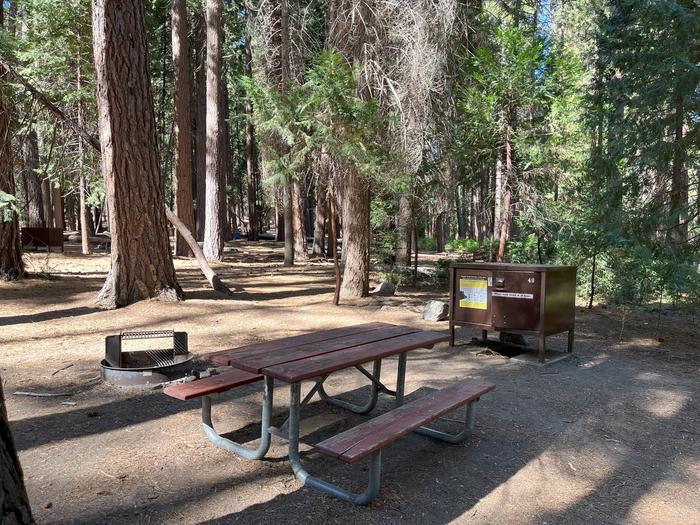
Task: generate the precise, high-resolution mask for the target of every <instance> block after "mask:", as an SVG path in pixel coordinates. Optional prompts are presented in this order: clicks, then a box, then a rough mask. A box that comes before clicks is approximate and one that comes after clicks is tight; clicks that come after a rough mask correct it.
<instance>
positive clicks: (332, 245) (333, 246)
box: [327, 180, 341, 306]
mask: <svg viewBox="0 0 700 525" xmlns="http://www.w3.org/2000/svg"><path fill="white" fill-rule="evenodd" d="M327 200H328V208H329V212H330V223H331V228H330V229H331V232H330V239H328V247H329V249H330V250H331V256H332V258H333V268H334V270H335V293H334V294H333V304H334V305H336V306H338V303H339V302H340V287H341V276H340V262H338V246H337V242H338V232H337V231H336V221H337V214H336V211H335V195H334V192H333V184H332V182H331V181H330V180H329V181H328V196H327Z"/></svg>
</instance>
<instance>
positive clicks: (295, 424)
mask: <svg viewBox="0 0 700 525" xmlns="http://www.w3.org/2000/svg"><path fill="white" fill-rule="evenodd" d="M300 404H301V384H300V383H292V384H291V385H290V405H289V462H290V463H291V464H292V470H293V471H294V475H295V476H296V478H297V479H298V480H299V481H301V483H302V484H305V485H311V486H312V487H316V488H318V489H321V490H323V491H325V492H328V493H329V494H332V495H333V496H336V497H338V498H340V499H343V500H345V501H349V502H351V503H355V504H356V505H367V504H368V503H369V502H371V501H372V500H373V499H374V498H376V497H377V494H378V493H379V485H380V482H381V470H382V459H381V458H382V456H381V451H378V452H375V453H374V454H372V455H371V456H370V467H369V483H368V484H367V488H366V489H365V491H364V492H362V493H361V494H354V493H352V492H349V491H347V490H345V489H343V488H340V487H338V486H337V485H334V484H332V483H328V482H327V481H323V480H322V479H319V478H316V477H314V476H312V475H311V474H309V473H308V472H307V471H306V469H304V467H303V466H302V464H301V458H300V457H299V408H300Z"/></svg>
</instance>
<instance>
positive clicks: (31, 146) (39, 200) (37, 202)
mask: <svg viewBox="0 0 700 525" xmlns="http://www.w3.org/2000/svg"><path fill="white" fill-rule="evenodd" d="M22 150H23V153H24V180H25V183H26V185H27V214H28V217H29V220H28V226H29V227H30V228H43V227H44V226H45V224H46V222H45V220H44V219H45V215H44V198H43V192H42V187H41V182H40V181H39V176H38V175H37V172H36V171H37V168H38V166H39V142H38V139H37V136H36V131H35V130H34V129H33V128H32V129H30V130H29V132H28V133H27V135H26V136H25V138H24V143H23V145H22Z"/></svg>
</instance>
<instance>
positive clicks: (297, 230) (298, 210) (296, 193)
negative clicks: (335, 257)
mask: <svg viewBox="0 0 700 525" xmlns="http://www.w3.org/2000/svg"><path fill="white" fill-rule="evenodd" d="M291 186H292V228H293V230H294V260H295V261H297V262H298V261H302V262H304V261H308V260H309V253H308V249H307V247H306V223H305V221H304V196H303V194H302V189H301V182H300V181H298V180H294V181H292V184H291Z"/></svg>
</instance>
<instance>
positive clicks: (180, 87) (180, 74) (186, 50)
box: [171, 0, 195, 256]
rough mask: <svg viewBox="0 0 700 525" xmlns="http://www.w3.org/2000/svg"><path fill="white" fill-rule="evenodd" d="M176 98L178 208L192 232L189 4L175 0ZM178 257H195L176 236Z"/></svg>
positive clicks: (193, 226) (179, 236)
mask: <svg viewBox="0 0 700 525" xmlns="http://www.w3.org/2000/svg"><path fill="white" fill-rule="evenodd" d="M171 18H172V50H173V74H174V79H173V95H174V99H175V107H174V110H175V122H174V124H175V180H176V187H177V190H176V197H175V209H176V211H177V216H178V218H179V219H180V220H181V221H182V223H183V224H184V225H185V227H186V228H187V229H188V230H189V231H194V228H195V225H194V210H193V208H192V115H191V112H190V103H191V101H190V92H191V87H190V85H191V83H190V46H189V40H188V32H189V30H188V24H187V1H186V0H172V7H171ZM175 254H176V255H182V256H191V255H192V252H191V250H190V249H189V247H188V246H187V243H186V242H185V240H184V239H183V238H182V236H181V235H179V234H176V241H175Z"/></svg>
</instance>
